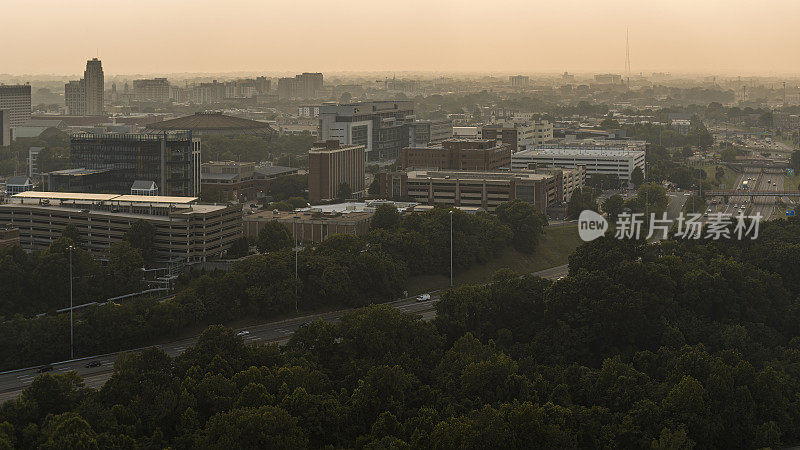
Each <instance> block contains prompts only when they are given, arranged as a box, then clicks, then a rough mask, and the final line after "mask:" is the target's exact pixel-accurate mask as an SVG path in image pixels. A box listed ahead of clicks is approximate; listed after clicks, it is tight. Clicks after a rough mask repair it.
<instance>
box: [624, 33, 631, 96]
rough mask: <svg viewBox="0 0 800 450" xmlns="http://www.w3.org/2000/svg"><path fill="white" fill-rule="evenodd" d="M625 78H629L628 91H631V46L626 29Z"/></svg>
mask: <svg viewBox="0 0 800 450" xmlns="http://www.w3.org/2000/svg"><path fill="white" fill-rule="evenodd" d="M625 76H626V77H627V78H628V90H630V89H631V45H630V39H629V38H628V29H627V28H625Z"/></svg>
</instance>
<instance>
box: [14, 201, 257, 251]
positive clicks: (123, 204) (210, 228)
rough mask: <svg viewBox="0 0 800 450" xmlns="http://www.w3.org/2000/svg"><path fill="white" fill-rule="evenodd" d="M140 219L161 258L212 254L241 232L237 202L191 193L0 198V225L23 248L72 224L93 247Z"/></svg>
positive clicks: (45, 242)
mask: <svg viewBox="0 0 800 450" xmlns="http://www.w3.org/2000/svg"><path fill="white" fill-rule="evenodd" d="M140 219H142V220H146V221H148V222H150V223H152V224H153V225H154V226H155V228H156V235H155V239H154V241H153V244H154V245H153V246H154V252H155V255H156V257H157V258H158V259H160V260H163V261H174V260H181V261H186V262H198V261H206V260H207V259H213V258H216V257H219V256H222V255H224V254H225V252H226V251H227V250H228V248H230V246H231V244H232V243H233V242H234V241H235V240H236V239H238V238H239V237H241V236H242V211H241V207H240V206H235V205H201V204H198V203H197V198H195V197H163V196H139V195H119V194H87V193H75V192H38V191H27V192H22V193H20V194H16V195H14V196H13V197H11V198H10V199H9V201H8V202H7V203H4V204H0V226H3V225H5V226H6V227H13V228H18V229H19V242H20V245H21V246H22V248H23V249H24V250H27V251H39V250H44V249H46V248H47V247H49V246H50V244H51V243H52V242H53V241H55V240H57V239H58V238H60V237H61V235H62V234H63V232H64V229H65V228H66V227H67V225H70V224H72V225H74V226H75V227H76V228H77V230H78V233H79V234H80V245H81V246H82V247H84V248H86V249H87V250H90V251H92V252H97V253H99V252H102V251H104V250H105V249H107V248H108V247H109V246H111V245H112V244H114V243H115V242H119V241H121V240H122V239H123V237H124V235H125V232H126V231H128V230H129V229H130V227H131V225H132V224H133V223H134V222H135V221H137V220H140Z"/></svg>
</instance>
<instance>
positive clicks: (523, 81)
mask: <svg viewBox="0 0 800 450" xmlns="http://www.w3.org/2000/svg"><path fill="white" fill-rule="evenodd" d="M508 81H510V82H511V87H512V88H515V89H525V88H527V87H528V85H529V84H530V82H531V79H530V77H527V76H525V75H514V76H511V77H508Z"/></svg>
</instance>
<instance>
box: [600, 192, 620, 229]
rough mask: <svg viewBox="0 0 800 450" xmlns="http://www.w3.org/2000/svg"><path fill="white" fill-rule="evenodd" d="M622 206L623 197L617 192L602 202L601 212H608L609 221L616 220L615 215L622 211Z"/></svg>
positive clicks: (614, 221) (613, 221)
mask: <svg viewBox="0 0 800 450" xmlns="http://www.w3.org/2000/svg"><path fill="white" fill-rule="evenodd" d="M624 208H625V199H624V198H622V196H621V195H619V194H614V195H612V196H611V197H608V198H607V199H606V200H605V201H604V202H603V212H605V213H606V214H608V218H609V221H610V222H611V223H616V222H617V217H618V216H619V215H620V214H621V213H622V211H623V210H624Z"/></svg>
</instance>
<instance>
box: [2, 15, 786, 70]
mask: <svg viewBox="0 0 800 450" xmlns="http://www.w3.org/2000/svg"><path fill="white" fill-rule="evenodd" d="M798 20H800V0H659V1H651V0H630V1H628V0H547V1H539V0H505V1H497V0H494V1H492V0H482V1H478V0H399V1H379V0H325V1H320V0H103V1H95V0H24V1H23V0H2V1H0V43H2V44H0V73H12V74H24V73H33V74H45V73H52V74H78V73H82V71H83V68H84V65H85V61H86V59H88V58H91V57H94V56H96V54H97V53H98V50H99V55H100V57H101V59H102V60H103V67H104V69H105V71H106V73H107V74H109V75H114V74H133V73H170V72H176V73H177V72H233V71H269V72H278V71H287V72H297V71H370V70H376V71H384V70H387V71H394V70H396V71H403V70H430V71H480V72H553V71H564V70H568V71H573V72H589V71H601V70H602V71H615V72H619V73H621V72H622V71H623V69H624V65H625V29H626V27H627V28H628V29H629V30H630V40H631V44H630V49H631V68H632V71H633V72H634V73H638V72H640V71H643V72H645V73H647V72H650V71H670V72H674V73H679V72H683V73H687V72H691V73H730V74H757V73H758V74H761V73H763V74H778V73H792V74H800V26H798Z"/></svg>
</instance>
